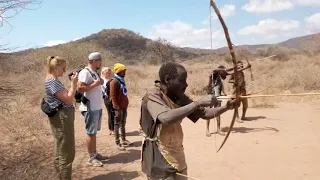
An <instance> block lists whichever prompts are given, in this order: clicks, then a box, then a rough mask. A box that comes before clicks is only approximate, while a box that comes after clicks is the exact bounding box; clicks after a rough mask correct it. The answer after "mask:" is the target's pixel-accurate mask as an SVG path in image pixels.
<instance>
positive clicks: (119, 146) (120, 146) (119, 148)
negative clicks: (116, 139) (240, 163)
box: [117, 144, 126, 151]
mask: <svg viewBox="0 0 320 180" xmlns="http://www.w3.org/2000/svg"><path fill="white" fill-rule="evenodd" d="M117 149H118V150H120V151H124V150H126V149H125V148H124V147H123V146H122V145H121V144H117Z"/></svg>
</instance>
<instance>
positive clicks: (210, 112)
mask: <svg viewBox="0 0 320 180" xmlns="http://www.w3.org/2000/svg"><path fill="white" fill-rule="evenodd" d="M228 110H229V108H228V107H227V105H224V106H221V107H216V108H214V107H213V108H206V109H205V114H204V115H203V116H202V117H201V118H202V119H205V120H210V119H212V118H215V117H217V116H220V115H221V114H223V113H224V112H226V111H228Z"/></svg>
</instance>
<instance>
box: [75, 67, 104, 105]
mask: <svg viewBox="0 0 320 180" xmlns="http://www.w3.org/2000/svg"><path fill="white" fill-rule="evenodd" d="M88 69H89V70H90V72H91V73H90V72H89V70H88ZM88 69H83V70H81V71H80V73H79V76H78V79H79V82H83V83H85V84H87V85H90V84H92V83H93V81H94V80H97V79H99V75H98V74H97V73H96V72H95V71H93V70H92V69H90V68H88ZM83 96H84V97H86V98H87V99H88V100H89V101H90V111H95V110H100V109H102V103H103V98H102V87H101V86H97V87H95V88H93V89H91V90H90V91H89V92H84V93H83ZM79 110H80V111H87V110H88V108H87V106H86V105H84V104H83V103H82V102H81V104H80V107H79Z"/></svg>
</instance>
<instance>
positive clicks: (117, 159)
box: [103, 149, 141, 164]
mask: <svg viewBox="0 0 320 180" xmlns="http://www.w3.org/2000/svg"><path fill="white" fill-rule="evenodd" d="M140 154H141V151H140V150H135V149H129V150H126V151H123V152H121V153H119V154H116V155H114V156H111V157H110V159H109V160H108V161H105V162H103V163H104V164H115V163H121V164H126V163H132V162H134V161H136V160H138V159H140Z"/></svg>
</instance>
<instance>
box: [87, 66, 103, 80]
mask: <svg viewBox="0 0 320 180" xmlns="http://www.w3.org/2000/svg"><path fill="white" fill-rule="evenodd" d="M84 69H86V70H87V71H89V73H90V75H91V77H92V78H93V79H95V78H94V77H95V76H96V75H95V74H94V73H93V72H92V71H91V70H90V69H89V68H87V67H86V68H84ZM97 74H98V73H97ZM98 78H100V76H99V74H98ZM95 80H96V79H95Z"/></svg>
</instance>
